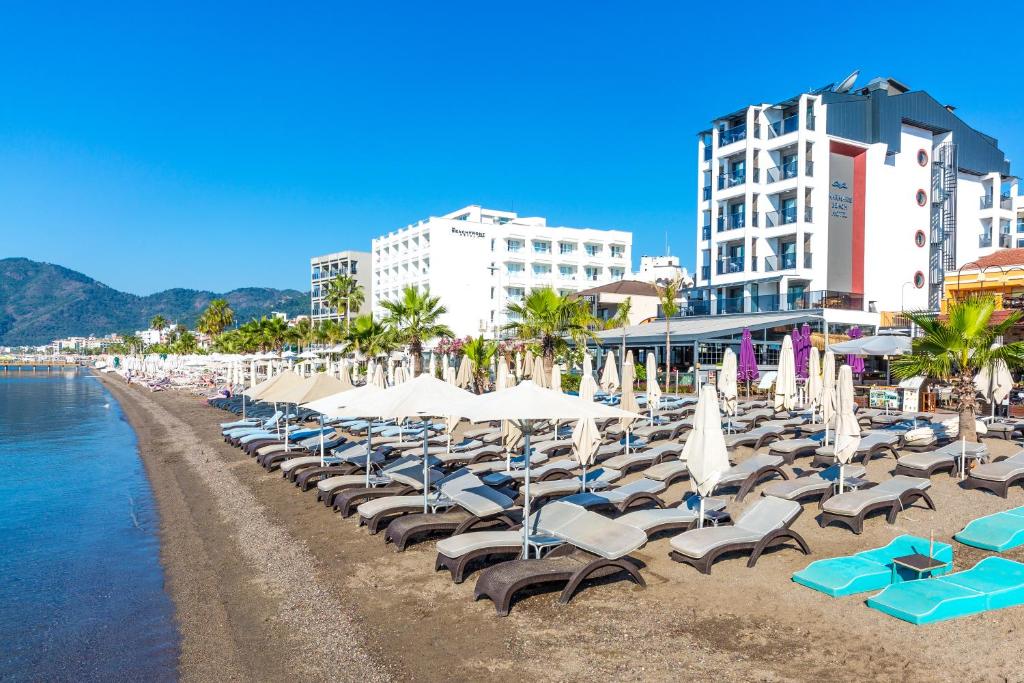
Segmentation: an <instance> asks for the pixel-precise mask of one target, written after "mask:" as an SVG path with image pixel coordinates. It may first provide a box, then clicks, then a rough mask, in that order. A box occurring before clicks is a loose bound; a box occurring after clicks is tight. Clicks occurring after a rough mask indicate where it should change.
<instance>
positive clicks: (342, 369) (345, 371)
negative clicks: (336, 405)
mask: <svg viewBox="0 0 1024 683" xmlns="http://www.w3.org/2000/svg"><path fill="white" fill-rule="evenodd" d="M338 379H339V380H341V382H342V384H345V385H346V386H347V388H348V389H351V388H352V369H351V368H350V367H349V365H348V361H347V360H345V359H344V358H342V359H341V360H340V361H338Z"/></svg>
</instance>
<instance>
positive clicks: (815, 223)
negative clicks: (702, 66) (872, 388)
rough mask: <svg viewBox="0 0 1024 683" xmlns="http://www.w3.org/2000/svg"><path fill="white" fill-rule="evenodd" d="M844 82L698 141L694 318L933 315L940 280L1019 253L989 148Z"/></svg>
mask: <svg viewBox="0 0 1024 683" xmlns="http://www.w3.org/2000/svg"><path fill="white" fill-rule="evenodd" d="M852 80H853V77H851V78H850V79H847V81H845V82H844V84H843V85H839V86H828V87H825V88H821V89H819V90H816V91H813V92H809V93H802V94H800V95H797V96H796V97H793V98H791V99H788V100H785V101H783V102H780V103H777V104H756V105H750V106H747V107H744V108H743V109H740V110H739V111H737V112H734V113H732V114H729V115H727V116H723V117H721V118H718V119H715V120H714V122H713V126H712V128H711V129H710V130H706V131H703V132H702V133H700V134H699V136H698V143H697V167H698V174H697V176H698V181H697V188H696V191H697V204H698V209H699V210H698V224H697V232H698V235H697V237H698V240H697V272H696V287H697V290H696V291H695V292H694V294H695V295H696V297H695V298H696V299H697V300H698V304H697V309H699V312H704V313H710V314H718V313H757V312H765V311H789V310H802V309H812V308H830V309H838V310H848V311H851V312H857V311H863V312H875V311H898V310H903V309H923V308H930V309H937V308H938V307H939V303H940V300H941V296H942V286H943V279H944V276H945V273H946V272H947V271H949V270H955V269H956V268H958V267H959V266H960V265H962V264H964V263H967V262H969V261H972V260H975V259H977V258H979V257H980V256H984V255H986V254H990V253H992V252H993V251H995V250H998V249H1001V248H1005V247H1009V246H1014V245H1015V243H1016V240H1018V239H1020V240H1021V242H1022V244H1024V211H1022V210H1021V209H1024V205H1022V204H1021V203H1020V202H1021V199H1020V198H1019V197H1018V196H1017V180H1016V178H1014V177H1012V176H1011V175H1010V167H1009V162H1008V161H1007V160H1006V157H1005V155H1004V154H1003V152H1002V151H1001V150H1000V149H999V147H998V142H997V141H996V139H995V138H992V137H990V136H988V135H985V134H984V133H981V132H978V131H977V130H975V129H973V128H971V127H970V126H969V125H968V124H966V123H965V122H964V121H963V120H961V119H960V118H959V117H958V116H957V115H956V113H955V112H954V109H953V107H949V106H944V105H942V104H941V103H940V102H938V101H937V100H935V99H934V98H933V97H932V96H931V95H929V94H928V93H926V92H923V91H911V90H910V89H909V88H908V87H907V86H905V85H903V84H902V83H899V82H898V81H896V80H894V79H891V78H878V79H875V80H873V81H871V82H870V83H868V85H867V86H866V87H864V88H860V89H857V90H854V89H853V88H852V87H851V86H852ZM846 84H849V85H846ZM1018 213H1020V216H1021V218H1020V219H1019V220H1018V218H1017V216H1018ZM1018 231H1020V232H1019V235H1020V236H1019V237H1018V236H1017V235H1018ZM852 317H856V318H860V316H852ZM856 322H861V320H859V319H858V320H856Z"/></svg>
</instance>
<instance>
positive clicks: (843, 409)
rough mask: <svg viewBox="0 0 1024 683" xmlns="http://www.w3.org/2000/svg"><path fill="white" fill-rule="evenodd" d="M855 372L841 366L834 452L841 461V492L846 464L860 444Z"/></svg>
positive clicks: (840, 491) (841, 490)
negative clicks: (856, 409) (854, 410)
mask: <svg viewBox="0 0 1024 683" xmlns="http://www.w3.org/2000/svg"><path fill="white" fill-rule="evenodd" d="M853 408H854V403H853V372H852V370H851V369H850V366H849V365H844V366H843V367H841V368H839V386H838V388H837V391H836V444H835V447H834V448H833V452H834V453H835V456H836V461H837V462H838V463H839V493H842V492H843V477H844V470H845V467H846V464H847V463H848V462H850V460H852V459H853V456H854V454H855V453H856V452H857V448H858V447H859V446H860V425H859V424H858V423H857V418H856V417H854V415H853Z"/></svg>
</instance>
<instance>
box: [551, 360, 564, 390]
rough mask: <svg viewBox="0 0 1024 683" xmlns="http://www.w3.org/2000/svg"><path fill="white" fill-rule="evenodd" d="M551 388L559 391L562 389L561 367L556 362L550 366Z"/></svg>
mask: <svg viewBox="0 0 1024 683" xmlns="http://www.w3.org/2000/svg"><path fill="white" fill-rule="evenodd" d="M550 388H551V390H552V391H557V392H559V393H561V391H562V368H561V366H560V365H559V364H558V363H554V364H553V365H552V366H551V387H550Z"/></svg>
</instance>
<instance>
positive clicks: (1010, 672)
mask: <svg viewBox="0 0 1024 683" xmlns="http://www.w3.org/2000/svg"><path fill="white" fill-rule="evenodd" d="M103 379H104V380H110V378H109V377H106V376H105V377H104V378H103ZM106 383H107V385H108V386H109V387H110V388H111V390H112V391H113V392H114V393H115V395H116V396H117V397H118V399H119V400H120V401H121V403H122V406H123V407H124V410H125V412H126V414H127V415H128V417H129V419H130V420H131V422H132V424H133V425H134V427H135V429H136V431H137V433H138V437H139V447H140V452H141V453H142V457H143V460H144V462H145V464H146V468H147V471H148V473H149V476H150V479H151V482H152V485H153V489H154V492H155V494H156V498H157V502H158V504H159V506H160V513H161V528H162V542H163V546H162V551H161V553H162V561H163V563H164V565H165V569H166V572H167V577H168V589H169V591H170V594H171V597H172V598H173V600H174V602H175V605H176V611H177V619H178V622H179V625H180V628H181V633H182V655H181V661H180V667H179V668H180V674H181V676H182V678H183V679H185V680H214V679H216V680H241V679H250V680H251V679H258V680H284V679H286V678H290V679H293V680H327V679H331V680H357V679H358V680H367V679H371V680H374V679H381V680H384V679H408V680H419V681H451V680H460V681H461V680H483V679H485V678H491V677H493V676H496V675H498V676H515V677H517V678H523V679H525V680H543V681H549V680H550V681H564V680H584V679H595V678H596V679H601V680H678V679H680V678H684V677H685V678H691V677H703V678H709V679H711V680H716V681H751V680H768V681H809V680H818V679H831V680H841V681H845V680H858V681H864V680H869V681H876V680H877V681H889V680H907V681H909V680H943V681H946V680H954V679H960V680H964V681H1004V680H1024V664H1022V663H1021V662H1020V661H1019V660H1020V655H1019V649H1020V642H1021V641H1020V634H1021V633H1022V629H1024V607H1020V608H1011V609H1006V610H1001V611H997V612H992V613H989V614H984V615H978V616H974V617H968V618H965V619H958V620H954V621H951V622H946V623H940V624H934V625H931V626H926V627H915V626H912V625H910V624H906V623H904V622H901V621H899V620H896V619H893V618H891V617H888V616H886V615H884V614H882V613H880V612H877V611H875V610H872V609H869V608H867V607H866V606H865V605H864V604H863V600H864V597H866V596H853V597H847V598H840V599H833V598H829V597H826V596H825V595H823V594H820V593H817V592H815V591H811V590H808V589H806V588H803V587H801V586H798V585H796V584H794V583H792V582H791V581H790V576H791V574H792V573H793V572H794V571H796V570H798V569H801V568H803V567H804V566H806V565H807V563H809V562H810V561H811V560H815V559H821V558H825V557H832V556H835V555H845V554H850V553H853V552H857V551H860V550H865V549H868V548H874V547H878V546H880V545H884V544H885V543H887V542H888V541H890V540H891V539H892V538H893V537H894V536H896V535H898V534H901V533H912V534H916V535H919V536H923V537H925V538H927V537H928V535H929V533H931V532H934V533H935V538H936V540H940V541H945V542H952V543H953V549H954V563H955V564H954V566H955V569H957V570H959V569H966V568H969V567H971V566H973V565H974V564H975V563H976V562H977V561H978V560H980V559H982V558H983V557H986V556H988V555H989V554H990V553H986V552H983V551H979V550H975V549H972V548H968V547H966V546H962V545H960V544H958V543H956V542H953V541H951V536H952V534H953V533H955V532H957V531H959V530H960V529H961V528H962V527H963V525H964V524H965V523H966V522H967V521H969V520H971V519H973V518H975V517H978V516H980V515H984V514H990V513H992V512H996V511H999V510H1003V509H1007V508H1009V507H1015V506H1020V505H1024V493H1022V491H1021V489H1020V488H1015V489H1014V490H1013V491H1012V492H1011V493H1010V498H1009V500H1003V499H1001V498H998V497H995V496H992V495H988V494H984V493H981V492H977V491H963V490H961V489H960V488H959V487H957V486H956V485H955V483H956V482H955V480H953V479H950V478H949V477H947V476H946V475H943V474H939V475H936V476H935V477H933V478H932V482H933V486H932V491H931V493H932V496H933V498H934V499H935V503H936V505H937V507H938V511H936V512H933V511H930V510H927V509H926V508H924V507H920V506H915V507H912V508H910V509H908V510H906V511H904V512H903V513H901V514H900V515H899V518H898V519H897V522H896V524H895V525H892V526H890V525H888V524H886V523H885V520H884V517H877V516H876V517H872V518H870V519H869V520H868V522H867V524H866V525H865V530H864V533H863V534H862V535H860V536H855V535H854V534H853V533H851V532H850V531H848V530H846V529H845V528H842V527H838V526H835V527H830V528H827V529H820V528H818V525H817V523H816V521H815V517H816V515H817V512H818V511H817V508H816V506H815V505H813V504H812V505H806V506H805V507H804V513H803V514H802V515H801V517H800V518H799V519H798V520H797V521H796V523H795V524H794V528H795V529H796V530H797V531H799V532H800V533H801V534H803V535H804V538H805V539H806V540H807V542H808V543H809V545H810V546H811V550H812V555H811V556H809V557H805V556H804V555H802V554H800V553H799V552H798V551H796V550H793V549H782V550H778V551H774V552H769V553H766V554H765V555H764V556H763V557H762V558H761V560H760V561H759V562H758V564H757V566H756V567H755V568H753V569H747V567H746V560H745V557H744V558H742V559H741V558H725V559H722V560H720V561H719V562H718V563H717V564H716V565H715V566H714V569H713V571H712V574H711V575H710V576H704V575H702V574H699V573H698V572H697V571H695V570H694V569H693V568H691V567H688V566H685V565H681V564H677V563H675V562H673V561H672V560H671V559H669V557H668V551H669V541H668V538H669V537H668V536H662V537H659V538H656V539H655V540H653V541H651V542H650V543H648V544H647V545H646V546H645V547H644V548H642V549H641V550H639V551H637V552H636V553H635V554H634V557H636V558H637V559H639V560H641V561H642V562H643V563H644V565H645V566H644V567H643V569H642V570H641V573H642V574H643V576H644V578H645V579H646V581H647V587H646V588H640V587H638V586H635V585H634V584H632V583H629V582H626V581H624V580H615V579H612V580H603V581H600V582H597V583H595V584H592V585H589V586H586V587H585V588H584V589H583V590H582V591H581V592H580V593H578V594H577V596H576V597H575V598H574V599H573V601H572V603H570V604H569V605H565V606H560V605H558V603H557V592H552V591H537V592H532V593H529V594H524V595H523V596H522V597H520V598H519V600H518V601H517V602H515V603H514V607H513V611H512V614H511V615H510V616H509V617H507V618H503V619H502V618H497V617H495V615H494V609H493V606H492V604H491V602H490V601H486V600H484V601H481V602H474V601H473V586H474V584H475V579H476V574H472V575H470V576H469V577H468V578H467V580H466V582H465V583H463V584H461V585H455V584H453V583H452V582H451V580H450V579H449V577H448V574H447V573H446V572H442V573H434V571H433V562H434V555H435V553H434V550H433V545H434V544H433V542H430V541H428V542H423V543H419V544H417V545H413V546H412V547H411V548H410V549H409V550H407V551H406V552H404V553H395V552H394V551H393V550H391V549H390V548H389V547H387V546H385V545H384V542H383V534H380V535H377V536H371V535H369V534H368V533H367V532H366V531H365V530H364V529H360V528H359V527H358V526H357V524H356V522H355V521H354V519H351V518H350V519H342V518H341V517H340V516H339V515H337V514H334V513H331V512H329V511H328V510H327V509H326V508H324V507H323V506H322V505H321V504H320V503H317V502H316V494H315V493H314V492H307V493H302V492H300V491H299V490H298V489H297V488H296V487H294V486H292V485H291V484H289V483H288V482H287V481H285V480H282V478H281V477H280V474H279V473H276V472H275V473H271V474H268V473H267V472H265V471H264V470H263V469H262V468H260V467H258V466H257V465H256V464H255V463H254V462H253V461H251V460H250V459H249V458H248V457H247V456H245V455H244V454H243V453H242V452H240V451H239V450H237V449H234V448H231V447H230V446H227V445H226V444H224V443H223V441H222V440H221V439H220V436H219V429H218V427H217V425H218V423H219V422H222V421H227V420H229V419H231V417H230V414H228V413H224V412H222V411H219V410H216V409H213V408H210V407H209V406H207V405H206V404H205V401H203V400H202V399H199V398H196V397H193V396H190V395H188V394H185V393H174V392H159V393H155V394H154V393H150V392H149V391H148V390H146V389H144V388H141V387H137V386H132V387H126V386H125V385H124V383H123V382H120V381H119V380H114V381H106ZM987 443H988V445H989V448H990V450H992V451H993V452H994V453H996V454H1006V453H1010V452H1014V451H1016V450H1017V448H1018V446H1017V445H1015V444H1013V443H1010V442H1000V441H988V442H987ZM748 453H749V451H748ZM744 456H745V454H744V453H740V459H742V458H743V457H744ZM805 462H806V461H805ZM892 464H893V460H892V458H891V457H890V458H886V459H882V458H879V459H876V460H874V461H873V462H872V463H871V465H870V467H869V469H868V476H869V478H871V479H874V480H876V481H878V480H881V479H884V478H885V477H887V476H889V474H888V472H889V470H891V468H892ZM796 467H797V468H799V467H800V463H798V464H797V466H796ZM786 469H787V470H789V471H792V469H793V468H790V467H787V468H786ZM637 476H638V475H637V474H632V475H630V476H629V477H627V478H626V481H630V480H632V479H634V478H636V477H637ZM686 486H687V484H685V483H683V484H679V485H676V486H674V487H672V488H671V489H670V490H669V492H668V494H667V495H666V499H668V500H678V499H679V498H680V497H681V495H682V494H683V492H684V491H685V490H686ZM755 500H756V496H755V495H751V496H749V497H748V498H747V499H746V500H745V501H744V502H743V503H742V504H738V505H737V504H734V505H731V506H730V510H731V511H732V512H733V513H734V514H738V513H739V512H741V511H742V509H743V508H744V507H747V506H749V505H750V504H752V503H753V502H754V501H755ZM1004 556H1006V557H1008V558H1010V559H1014V560H1019V561H1024V550H1014V551H1010V552H1008V553H1004Z"/></svg>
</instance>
